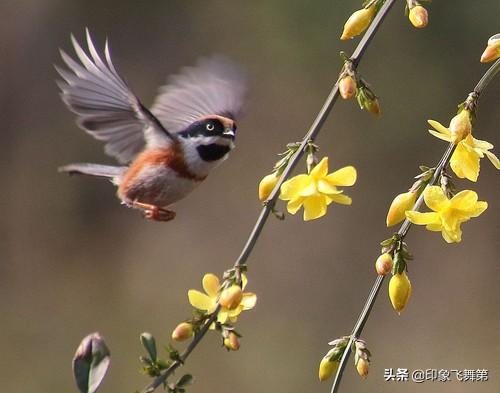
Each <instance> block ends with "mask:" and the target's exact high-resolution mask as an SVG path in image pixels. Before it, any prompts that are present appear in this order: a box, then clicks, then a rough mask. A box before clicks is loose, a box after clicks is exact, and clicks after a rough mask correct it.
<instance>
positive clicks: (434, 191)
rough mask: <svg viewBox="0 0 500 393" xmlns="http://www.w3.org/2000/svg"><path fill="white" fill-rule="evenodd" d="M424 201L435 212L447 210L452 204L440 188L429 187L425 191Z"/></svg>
mask: <svg viewBox="0 0 500 393" xmlns="http://www.w3.org/2000/svg"><path fill="white" fill-rule="evenodd" d="M424 200H425V204H426V205H427V206H428V207H429V208H430V209H432V210H434V211H435V212H437V211H440V210H443V209H445V208H446V207H447V206H448V205H449V204H450V201H449V199H448V198H446V195H444V192H443V190H442V189H441V187H438V186H431V187H427V188H426V189H425V191H424Z"/></svg>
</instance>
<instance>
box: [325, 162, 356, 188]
mask: <svg viewBox="0 0 500 393" xmlns="http://www.w3.org/2000/svg"><path fill="white" fill-rule="evenodd" d="M356 178H357V173H356V168H354V167H353V166H346V167H343V168H341V169H339V170H337V171H335V172H333V173H330V174H329V175H328V176H326V178H325V179H326V180H328V182H329V183H331V184H333V185H334V186H352V185H353V184H354V183H356Z"/></svg>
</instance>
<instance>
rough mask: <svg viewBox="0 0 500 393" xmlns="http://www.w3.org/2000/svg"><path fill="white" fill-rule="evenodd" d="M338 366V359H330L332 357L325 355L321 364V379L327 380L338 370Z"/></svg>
mask: <svg viewBox="0 0 500 393" xmlns="http://www.w3.org/2000/svg"><path fill="white" fill-rule="evenodd" d="M338 368H339V362H338V361H334V360H330V357H324V358H323V359H321V362H320V364H319V380H320V381H326V380H327V379H328V378H330V377H331V376H332V375H333V374H335V373H336V372H337V369H338Z"/></svg>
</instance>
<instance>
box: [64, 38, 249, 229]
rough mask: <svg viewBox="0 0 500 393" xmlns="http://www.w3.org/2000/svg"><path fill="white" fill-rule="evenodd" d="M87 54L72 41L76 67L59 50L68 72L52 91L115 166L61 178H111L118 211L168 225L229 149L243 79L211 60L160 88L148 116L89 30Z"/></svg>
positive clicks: (84, 166) (88, 167) (69, 168)
mask: <svg viewBox="0 0 500 393" xmlns="http://www.w3.org/2000/svg"><path fill="white" fill-rule="evenodd" d="M86 39H87V47H88V51H89V54H87V53H86V52H85V51H84V50H83V49H82V47H81V46H80V44H79V43H78V42H77V40H76V39H75V38H74V36H73V35H72V36H71V41H72V44H73V47H74V50H75V53H76V55H77V57H78V59H79V60H80V62H77V61H75V60H74V59H72V58H71V57H70V56H68V55H67V54H66V53H65V52H64V51H62V50H61V51H60V52H61V57H62V59H63V61H64V63H65V64H66V66H67V67H68V69H69V70H66V69H63V68H60V67H57V66H56V70H57V72H58V73H59V75H60V76H61V77H62V79H63V80H62V81H58V82H57V84H58V86H59V88H60V89H61V97H62V100H63V101H64V103H65V104H66V105H67V106H68V108H69V109H70V110H71V111H73V112H74V113H75V114H76V115H77V124H78V126H79V127H80V128H82V129H83V130H85V131H86V132H87V133H88V134H90V135H92V136H93V137H94V138H96V139H98V140H101V141H103V142H104V143H105V152H106V153H107V154H108V155H110V156H113V157H115V158H116V159H117V161H118V163H119V164H120V165H118V166H111V165H101V164H90V163H75V164H70V165H66V166H63V167H61V168H59V171H60V172H67V173H69V174H85V175H92V176H97V177H102V178H107V179H110V180H111V181H112V182H113V183H114V184H115V185H116V186H117V187H118V190H117V196H118V198H119V199H120V200H121V201H122V203H123V204H125V205H127V206H129V207H132V208H136V209H140V210H141V211H142V212H143V213H144V216H145V217H146V218H149V219H152V220H156V221H170V220H172V219H173V218H174V217H175V212H174V211H172V210H170V209H168V208H169V206H170V205H171V204H173V203H174V202H177V201H179V200H181V199H182V198H184V197H185V196H186V195H187V194H189V193H190V192H191V191H192V190H193V189H194V188H195V187H196V186H197V185H198V184H200V183H201V182H202V181H203V180H204V179H205V178H206V177H207V176H208V174H209V173H210V171H211V170H212V169H213V168H214V167H216V166H217V165H218V164H220V163H221V162H222V161H224V160H225V159H226V158H227V156H228V154H229V152H230V151H231V149H232V148H233V147H234V139H235V133H236V118H237V117H238V115H239V114H240V113H241V109H242V105H243V100H244V95H245V91H246V87H245V78H244V75H243V73H242V71H241V69H239V68H238V67H237V66H236V65H235V64H233V63H231V62H230V61H229V60H227V59H225V58H223V57H219V56H213V57H210V58H202V59H200V60H199V62H198V64H197V65H196V66H194V67H186V68H184V69H182V70H181V72H180V73H179V74H178V75H175V76H173V77H171V78H170V80H169V83H168V84H167V85H165V86H162V87H160V89H159V94H158V96H157V97H156V99H155V102H154V104H153V106H152V107H151V110H149V109H147V108H146V107H145V106H144V105H143V104H142V103H141V101H139V99H138V98H137V96H136V95H135V94H134V93H133V92H132V90H131V89H130V88H129V87H128V85H127V83H126V82H125V80H124V79H123V78H122V77H121V76H120V75H119V74H118V72H117V71H116V68H115V67H114V65H113V62H112V61H111V56H110V51H109V46H108V42H107V40H106V44H105V48H104V58H103V57H102V55H100V54H99V52H98V51H97V49H96V47H95V46H94V43H93V42H92V38H91V36H90V33H89V31H88V29H87V30H86Z"/></svg>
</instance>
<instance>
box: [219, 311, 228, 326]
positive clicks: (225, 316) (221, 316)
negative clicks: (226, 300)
mask: <svg viewBox="0 0 500 393" xmlns="http://www.w3.org/2000/svg"><path fill="white" fill-rule="evenodd" d="M228 318H229V311H228V309H227V308H222V309H221V310H220V311H219V315H217V322H220V323H226V322H227V319H228Z"/></svg>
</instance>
